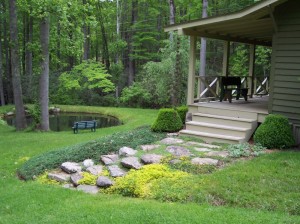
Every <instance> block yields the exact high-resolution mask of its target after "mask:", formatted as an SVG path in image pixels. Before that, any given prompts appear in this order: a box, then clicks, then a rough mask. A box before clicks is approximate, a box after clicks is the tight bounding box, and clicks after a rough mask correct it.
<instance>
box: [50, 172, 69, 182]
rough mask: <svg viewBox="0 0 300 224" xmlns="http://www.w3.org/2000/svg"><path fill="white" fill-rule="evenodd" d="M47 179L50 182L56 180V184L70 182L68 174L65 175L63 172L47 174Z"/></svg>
mask: <svg viewBox="0 0 300 224" xmlns="http://www.w3.org/2000/svg"><path fill="white" fill-rule="evenodd" d="M48 178H49V179H50V180H56V181H58V182H61V183H64V182H68V181H69V180H70V174H66V173H65V172H54V173H48Z"/></svg>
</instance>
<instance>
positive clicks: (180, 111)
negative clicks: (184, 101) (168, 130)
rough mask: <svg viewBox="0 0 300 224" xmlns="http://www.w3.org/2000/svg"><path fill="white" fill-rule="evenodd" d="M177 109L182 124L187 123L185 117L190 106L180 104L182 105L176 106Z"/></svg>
mask: <svg viewBox="0 0 300 224" xmlns="http://www.w3.org/2000/svg"><path fill="white" fill-rule="evenodd" d="M175 110H176V111H177V113H178V115H179V117H180V119H181V121H182V124H185V117H186V113H187V112H188V110H189V108H188V107H187V106H180V107H176V108H175Z"/></svg>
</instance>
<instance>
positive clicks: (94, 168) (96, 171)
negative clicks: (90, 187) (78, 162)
mask: <svg viewBox="0 0 300 224" xmlns="http://www.w3.org/2000/svg"><path fill="white" fill-rule="evenodd" d="M86 171H87V172H89V173H90V174H93V175H95V176H98V175H99V174H100V173H101V172H102V171H103V167H102V166H101V165H94V166H90V167H88V168H86Z"/></svg>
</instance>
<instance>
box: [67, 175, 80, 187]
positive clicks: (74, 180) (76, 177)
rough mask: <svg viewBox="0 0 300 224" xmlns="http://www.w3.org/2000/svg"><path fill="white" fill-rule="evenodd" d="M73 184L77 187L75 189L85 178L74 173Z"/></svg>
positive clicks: (72, 176)
mask: <svg viewBox="0 0 300 224" xmlns="http://www.w3.org/2000/svg"><path fill="white" fill-rule="evenodd" d="M70 179H71V182H72V184H73V185H74V186H75V187H77V186H78V185H79V183H78V182H79V181H80V180H81V179H83V176H82V175H81V173H73V174H72V175H71V178H70Z"/></svg>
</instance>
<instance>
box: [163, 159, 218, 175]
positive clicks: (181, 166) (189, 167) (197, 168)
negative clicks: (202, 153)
mask: <svg viewBox="0 0 300 224" xmlns="http://www.w3.org/2000/svg"><path fill="white" fill-rule="evenodd" d="M174 159H178V158H177V157H175V156H166V157H164V159H163V161H162V163H163V164H168V166H169V167H171V168H172V169H176V170H180V171H184V172H187V173H191V174H208V173H212V172H214V171H215V170H216V169H217V168H216V166H213V165H196V164H192V163H191V160H190V158H188V157H180V158H179V160H180V162H178V163H172V162H170V161H171V160H174Z"/></svg>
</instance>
